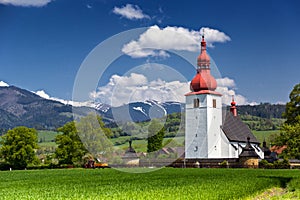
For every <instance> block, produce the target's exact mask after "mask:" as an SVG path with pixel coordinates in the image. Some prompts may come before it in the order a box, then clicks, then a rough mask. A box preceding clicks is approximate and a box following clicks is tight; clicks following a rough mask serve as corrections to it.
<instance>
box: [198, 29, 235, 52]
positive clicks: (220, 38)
mask: <svg viewBox="0 0 300 200" xmlns="http://www.w3.org/2000/svg"><path fill="white" fill-rule="evenodd" d="M199 32H200V33H201V34H203V33H204V36H205V40H206V42H207V46H208V47H214V45H213V43H215V42H220V43H224V42H227V41H230V40H231V39H230V37H229V36H228V35H226V34H225V33H223V32H221V31H219V30H216V29H211V28H208V27H202V28H201V29H200V31H199Z"/></svg>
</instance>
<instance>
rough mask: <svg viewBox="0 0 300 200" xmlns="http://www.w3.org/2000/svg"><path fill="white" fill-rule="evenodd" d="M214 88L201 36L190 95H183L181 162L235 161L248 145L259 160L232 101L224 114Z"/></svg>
mask: <svg viewBox="0 0 300 200" xmlns="http://www.w3.org/2000/svg"><path fill="white" fill-rule="evenodd" d="M216 88H217V82H216V80H215V78H214V77H213V76H212V75H211V74H210V58H209V56H208V54H207V53H206V42H205V39H204V36H202V41H201V52H200V55H199V56H198V59H197V73H196V75H195V77H194V78H193V80H192V81H191V84H190V89H191V92H189V93H187V94H186V95H185V96H186V105H185V106H186V107H185V110H186V113H185V158H186V159H210V158H211V159H219V158H220V159H221V158H222V159H226V158H239V156H240V154H241V153H242V150H243V149H244V148H245V147H246V145H247V144H248V145H251V147H252V148H253V149H254V150H255V152H256V154H257V155H258V156H259V158H261V159H263V158H264V153H263V151H262V150H261V148H260V147H259V144H260V143H259V141H258V140H257V139H256V138H255V136H254V135H253V133H252V132H251V131H250V129H249V128H248V126H247V125H246V124H244V123H243V122H242V120H241V119H240V117H239V116H238V115H237V109H236V106H235V102H234V99H233V100H232V102H231V108H230V112H224V111H223V109H222V94H220V93H218V92H217V91H215V90H216ZM247 138H248V139H247Z"/></svg>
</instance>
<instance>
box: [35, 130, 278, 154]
mask: <svg viewBox="0 0 300 200" xmlns="http://www.w3.org/2000/svg"><path fill="white" fill-rule="evenodd" d="M252 132H253V134H254V135H255V136H256V137H257V139H258V140H259V141H260V142H261V143H262V142H263V141H264V139H266V142H267V145H269V144H270V136H272V135H276V134H279V130H274V131H252ZM57 134H60V133H58V132H55V131H38V138H39V139H38V141H42V142H40V143H39V146H40V147H56V144H55V142H54V139H55V137H56V135H57ZM130 137H131V136H123V137H118V138H112V139H111V141H112V143H114V144H115V143H120V144H121V145H116V148H117V149H123V150H125V149H127V148H128V142H125V141H128V140H129V139H130ZM169 139H173V140H175V141H176V143H178V144H179V145H178V146H183V143H184V137H183V136H180V137H174V138H164V141H163V143H165V142H166V141H167V140H169ZM132 146H133V148H134V149H135V150H136V151H137V152H146V151H147V141H146V140H134V141H133V143H132Z"/></svg>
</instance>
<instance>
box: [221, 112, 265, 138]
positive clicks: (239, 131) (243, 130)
mask: <svg viewBox="0 0 300 200" xmlns="http://www.w3.org/2000/svg"><path fill="white" fill-rule="evenodd" d="M221 128H222V130H223V131H224V133H225V135H226V137H227V138H228V140H229V141H231V142H244V143H246V142H247V137H250V142H251V143H256V144H259V143H260V142H259V141H258V140H257V139H256V137H255V136H254V135H253V133H252V132H251V130H250V129H249V127H248V126H247V125H246V124H244V122H242V120H241V118H240V117H239V116H236V117H235V116H233V115H232V113H231V112H227V113H226V117H225V120H224V121H223V125H222V127H221Z"/></svg>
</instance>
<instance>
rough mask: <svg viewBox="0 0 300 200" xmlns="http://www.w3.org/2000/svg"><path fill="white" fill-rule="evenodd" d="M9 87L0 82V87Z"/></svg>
mask: <svg viewBox="0 0 300 200" xmlns="http://www.w3.org/2000/svg"><path fill="white" fill-rule="evenodd" d="M8 86H9V85H8V84H7V83H5V82H4V81H0V87H8Z"/></svg>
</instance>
